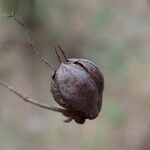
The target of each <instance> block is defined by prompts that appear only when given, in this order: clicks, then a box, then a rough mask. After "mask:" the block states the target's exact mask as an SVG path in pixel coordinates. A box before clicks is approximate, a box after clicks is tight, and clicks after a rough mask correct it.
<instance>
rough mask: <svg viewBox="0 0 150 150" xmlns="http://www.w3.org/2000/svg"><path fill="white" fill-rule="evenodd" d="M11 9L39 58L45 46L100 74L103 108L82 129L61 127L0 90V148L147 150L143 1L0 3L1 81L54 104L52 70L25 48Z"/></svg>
mask: <svg viewBox="0 0 150 150" xmlns="http://www.w3.org/2000/svg"><path fill="white" fill-rule="evenodd" d="M12 10H15V11H16V15H17V16H18V17H19V18H20V19H21V20H23V21H24V23H25V24H26V25H27V26H28V27H29V28H30V30H31V32H32V35H33V38H34V41H35V43H36V45H37V47H38V48H39V51H40V52H41V53H42V55H43V56H45V57H47V59H48V60H49V62H50V63H51V64H53V65H54V66H56V67H57V66H58V61H57V59H56V56H55V53H54V50H53V49H52V48H51V45H55V44H60V45H61V46H62V47H63V49H64V51H65V53H66V54H67V56H68V57H77V58H87V59H90V60H92V61H93V62H94V63H95V64H97V66H98V67H99V68H101V69H102V70H103V72H104V77H105V89H104V98H103V108H102V112H101V113H100V115H99V117H98V118H96V119H95V120H92V121H89V120H87V121H86V123H85V124H84V125H78V124H76V123H75V122H73V121H72V122H71V123H68V124H66V123H64V122H63V120H64V119H66V118H65V117H64V116H62V115H61V114H59V113H55V112H51V111H47V110H43V109H41V108H38V107H36V106H32V105H31V104H27V103H24V102H23V101H22V100H21V99H19V98H18V97H17V96H15V95H14V94H13V93H11V92H10V91H8V90H7V89H6V88H4V87H2V86H1V85H0V149H1V150H108V149H109V150H127V149H128V150H146V149H147V150H148V149H150V67H149V66H150V1H149V0H132V1H131V0H76V1H75V0H0V79H1V80H3V81H5V82H7V83H9V84H10V85H13V86H14V87H15V88H16V89H18V90H20V91H22V92H23V93H26V94H27V95H29V96H32V97H35V98H37V99H38V100H39V101H40V102H43V103H47V104H49V105H51V106H58V105H57V104H56V102H55V101H54V99H53V98H52V94H51V93H50V75H51V74H50V71H51V70H50V68H48V67H47V66H46V65H45V64H43V63H42V62H41V61H40V60H39V59H38V58H37V56H35V54H34V52H33V51H32V50H31V48H30V46H29V43H28V40H27V38H26V35H25V33H24V31H23V29H22V28H21V27H20V26H19V25H18V24H16V23H15V22H14V21H13V20H11V19H8V18H7V15H9V14H10V12H11V11H12Z"/></svg>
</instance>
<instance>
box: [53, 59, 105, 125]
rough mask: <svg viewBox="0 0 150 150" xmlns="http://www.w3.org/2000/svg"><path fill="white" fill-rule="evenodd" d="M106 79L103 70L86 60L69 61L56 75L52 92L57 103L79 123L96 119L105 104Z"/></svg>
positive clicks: (61, 66) (67, 114) (68, 115)
mask: <svg viewBox="0 0 150 150" xmlns="http://www.w3.org/2000/svg"><path fill="white" fill-rule="evenodd" d="M103 87H104V79H103V76H102V74H101V73H100V71H99V69H98V68H97V67H96V66H95V65H94V64H93V63H92V62H91V61H88V60H85V59H68V62H67V64H64V63H62V64H61V65H60V67H59V69H58V70H57V71H56V72H55V73H54V75H53V77H52V82H51V92H52V94H53V96H54V99H55V100H56V102H57V103H58V104H59V105H60V106H62V107H64V108H66V109H67V110H68V111H67V112H66V114H64V115H65V116H67V117H70V118H71V119H74V120H75V121H76V122H77V123H84V122H85V119H95V118H96V117H97V116H98V114H99V112H100V110H101V104H102V93H103Z"/></svg>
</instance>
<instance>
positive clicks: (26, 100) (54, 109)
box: [0, 80, 65, 113]
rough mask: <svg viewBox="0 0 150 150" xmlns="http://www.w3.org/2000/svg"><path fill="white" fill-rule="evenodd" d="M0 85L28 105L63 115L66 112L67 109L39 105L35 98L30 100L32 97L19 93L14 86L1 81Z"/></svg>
mask: <svg viewBox="0 0 150 150" xmlns="http://www.w3.org/2000/svg"><path fill="white" fill-rule="evenodd" d="M0 84H1V85H3V86H4V87H6V88H7V89H9V90H10V91H11V92H13V93H14V94H15V95H17V96H18V97H20V98H21V99H22V100H23V101H24V102H28V103H31V104H33V105H36V106H39V107H41V108H44V109H48V110H52V111H56V112H61V113H63V112H64V111H65V109H62V108H56V107H50V106H48V105H46V104H42V103H39V102H37V101H35V100H34V99H33V98H30V97H28V96H26V95H25V94H22V93H21V92H19V91H17V90H16V89H14V88H13V87H12V86H10V85H8V84H6V83H5V82H3V81H1V80H0Z"/></svg>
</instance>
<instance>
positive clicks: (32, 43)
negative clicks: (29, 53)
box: [8, 11, 55, 70]
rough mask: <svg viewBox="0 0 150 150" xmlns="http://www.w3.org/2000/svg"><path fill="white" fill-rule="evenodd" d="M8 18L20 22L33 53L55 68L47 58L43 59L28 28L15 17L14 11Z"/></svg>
mask: <svg viewBox="0 0 150 150" xmlns="http://www.w3.org/2000/svg"><path fill="white" fill-rule="evenodd" d="M8 18H12V19H14V20H15V21H16V22H17V23H18V24H20V25H21V26H22V27H23V28H24V30H25V32H26V34H27V37H28V40H29V43H30V45H31V48H32V49H33V51H34V52H35V54H36V55H38V56H39V58H40V59H41V60H42V61H43V62H44V63H45V64H46V65H48V66H49V67H50V68H51V69H53V70H55V68H54V67H53V66H52V65H51V64H49V62H48V60H47V59H45V58H44V57H43V56H42V55H41V54H40V52H39V51H38V49H37V48H36V46H35V44H34V41H33V40H32V36H31V33H30V30H29V29H28V28H27V27H26V26H25V25H24V23H22V22H21V21H20V20H19V19H18V18H16V16H15V12H14V11H13V12H12V14H11V15H10V16H8Z"/></svg>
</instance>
